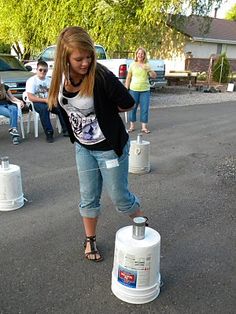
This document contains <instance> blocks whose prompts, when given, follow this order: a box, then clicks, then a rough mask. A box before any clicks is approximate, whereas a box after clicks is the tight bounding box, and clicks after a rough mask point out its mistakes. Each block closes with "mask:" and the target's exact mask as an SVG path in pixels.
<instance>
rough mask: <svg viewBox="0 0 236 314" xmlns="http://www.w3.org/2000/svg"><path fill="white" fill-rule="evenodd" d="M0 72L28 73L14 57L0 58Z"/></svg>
mask: <svg viewBox="0 0 236 314" xmlns="http://www.w3.org/2000/svg"><path fill="white" fill-rule="evenodd" d="M0 71H27V70H26V69H25V67H24V66H23V65H22V64H21V63H20V61H19V60H18V59H16V58H15V57H13V56H7V55H6V56H0Z"/></svg>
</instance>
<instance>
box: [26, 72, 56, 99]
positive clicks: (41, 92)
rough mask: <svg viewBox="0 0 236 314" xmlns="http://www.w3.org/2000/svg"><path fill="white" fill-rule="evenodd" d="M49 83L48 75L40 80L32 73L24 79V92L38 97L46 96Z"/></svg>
mask: <svg viewBox="0 0 236 314" xmlns="http://www.w3.org/2000/svg"><path fill="white" fill-rule="evenodd" d="M50 84H51V79H50V78H49V77H47V76H46V77H45V79H44V80H41V79H39V78H38V76H37V75H34V76H32V77H30V78H29V79H28V80H27V81H26V92H27V93H31V94H34V95H35V96H37V97H40V98H47V97H48V90H49V87H50Z"/></svg>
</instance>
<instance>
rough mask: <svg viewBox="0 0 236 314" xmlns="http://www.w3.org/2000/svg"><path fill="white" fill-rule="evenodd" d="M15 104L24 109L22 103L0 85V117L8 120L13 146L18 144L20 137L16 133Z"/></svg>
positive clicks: (16, 111)
mask: <svg viewBox="0 0 236 314" xmlns="http://www.w3.org/2000/svg"><path fill="white" fill-rule="evenodd" d="M17 102H19V103H20V106H21V108H23V107H24V102H23V101H22V100H19V99H18V98H16V97H14V96H13V95H12V93H11V92H10V90H9V87H8V86H7V85H5V84H2V83H0V115H3V116H5V117H7V118H9V119H10V128H9V133H10V135H11V136H12V143H13V144H14V145H17V144H19V143H20V141H19V138H20V135H19V133H18V131H17V122H18V107H17V105H16V104H15V103H17Z"/></svg>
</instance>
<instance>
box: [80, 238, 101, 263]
mask: <svg viewBox="0 0 236 314" xmlns="http://www.w3.org/2000/svg"><path fill="white" fill-rule="evenodd" d="M88 242H89V244H90V249H91V251H90V252H87V253H85V258H86V259H87V260H89V261H92V262H101V261H102V260H103V257H102V255H101V253H100V252H99V250H98V249H97V248H96V245H95V244H96V236H91V237H86V238H85V240H84V248H86V246H87V243H88ZM95 248H96V249H95ZM97 255H99V256H100V257H98V258H97Z"/></svg>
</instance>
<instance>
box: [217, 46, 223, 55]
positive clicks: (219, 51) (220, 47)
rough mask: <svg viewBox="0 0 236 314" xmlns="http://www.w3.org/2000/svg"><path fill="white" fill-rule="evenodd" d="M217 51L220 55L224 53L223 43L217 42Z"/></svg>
mask: <svg viewBox="0 0 236 314" xmlns="http://www.w3.org/2000/svg"><path fill="white" fill-rule="evenodd" d="M216 53H217V54H218V55H220V54H221V53H222V44H217V51H216Z"/></svg>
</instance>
